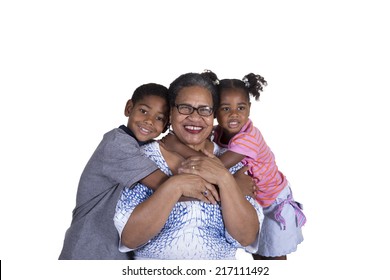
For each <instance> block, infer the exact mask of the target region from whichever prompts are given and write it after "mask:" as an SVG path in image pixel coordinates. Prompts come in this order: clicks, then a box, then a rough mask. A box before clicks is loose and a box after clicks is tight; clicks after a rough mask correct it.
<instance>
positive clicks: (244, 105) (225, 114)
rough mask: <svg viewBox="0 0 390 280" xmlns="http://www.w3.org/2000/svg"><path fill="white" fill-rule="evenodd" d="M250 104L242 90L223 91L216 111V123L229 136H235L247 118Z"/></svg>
mask: <svg viewBox="0 0 390 280" xmlns="http://www.w3.org/2000/svg"><path fill="white" fill-rule="evenodd" d="M250 107H251V104H250V102H249V100H248V97H247V94H246V93H245V92H244V91H243V90H239V89H238V90H237V89H229V90H223V91H222V92H221V95H220V104H219V107H218V109H217V121H218V124H219V125H220V126H221V127H222V128H223V131H224V133H226V134H227V135H229V136H233V135H235V134H237V133H238V132H239V131H240V130H241V128H242V127H243V126H244V125H245V124H246V122H247V121H248V118H249V113H250Z"/></svg>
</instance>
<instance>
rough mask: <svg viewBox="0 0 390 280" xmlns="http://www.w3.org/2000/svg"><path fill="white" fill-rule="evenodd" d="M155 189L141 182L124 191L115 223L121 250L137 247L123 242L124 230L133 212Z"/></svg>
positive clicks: (127, 250)
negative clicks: (130, 246) (131, 246)
mask: <svg viewBox="0 0 390 280" xmlns="http://www.w3.org/2000/svg"><path fill="white" fill-rule="evenodd" d="M152 193H153V191H152V190H150V189H149V188H147V187H146V186H144V185H143V184H141V183H138V184H136V185H135V186H134V187H133V188H131V187H126V188H125V189H124V190H123V191H122V195H121V197H120V199H119V201H118V203H117V205H116V209H115V215H114V224H115V227H116V229H117V231H118V234H119V251H120V252H123V253H124V252H129V251H133V250H135V249H137V248H133V249H131V248H128V247H126V246H124V245H123V244H122V232H123V229H124V228H125V225H126V223H127V221H128V220H129V218H130V215H131V213H133V211H134V209H135V207H136V206H137V205H139V204H140V203H142V202H143V201H145V200H146V199H148V198H149V197H150V196H151V195H152Z"/></svg>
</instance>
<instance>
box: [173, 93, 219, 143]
mask: <svg viewBox="0 0 390 280" xmlns="http://www.w3.org/2000/svg"><path fill="white" fill-rule="evenodd" d="M175 103H176V105H179V104H187V105H190V106H192V107H195V108H198V107H200V106H209V107H213V99H212V97H211V93H210V92H209V91H208V90H207V89H205V88H203V87H199V86H191V87H185V88H183V89H181V90H180V92H179V93H178V95H177V97H176V102H175ZM171 124H172V129H173V132H174V133H175V135H176V137H177V138H178V139H179V140H180V141H181V142H183V143H184V144H185V145H187V146H189V147H191V148H193V149H195V150H199V149H202V148H204V145H205V141H206V139H207V138H208V137H209V135H210V133H211V131H212V130H213V124H214V115H213V114H211V115H210V116H200V115H199V114H198V112H197V111H196V110H194V112H192V114H190V115H183V114H180V113H179V111H178V110H177V108H176V107H172V109H171Z"/></svg>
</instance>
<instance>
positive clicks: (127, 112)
mask: <svg viewBox="0 0 390 280" xmlns="http://www.w3.org/2000/svg"><path fill="white" fill-rule="evenodd" d="M132 109H133V101H132V100H131V99H129V100H128V101H127V103H126V107H125V116H126V117H128V116H129V115H130V113H131V110H132Z"/></svg>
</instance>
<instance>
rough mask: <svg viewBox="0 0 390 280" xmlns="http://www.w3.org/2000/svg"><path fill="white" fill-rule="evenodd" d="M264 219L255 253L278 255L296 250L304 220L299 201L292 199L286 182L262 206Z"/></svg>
mask: <svg viewBox="0 0 390 280" xmlns="http://www.w3.org/2000/svg"><path fill="white" fill-rule="evenodd" d="M263 212H264V221H263V224H262V228H261V234H260V243H259V249H258V251H257V253H256V254H257V255H261V256H265V257H278V256H283V255H287V254H289V253H292V252H294V251H296V249H297V245H298V244H299V243H301V242H302V241H303V235H302V229H301V227H302V226H303V225H304V224H305V222H306V217H305V215H304V214H303V212H302V206H301V204H300V203H298V202H296V201H294V199H293V196H292V192H291V188H290V185H289V184H288V185H287V186H286V187H285V188H284V189H283V190H282V191H281V192H280V194H279V196H278V197H277V198H276V200H275V201H274V202H273V203H272V204H271V205H270V206H268V207H266V208H263Z"/></svg>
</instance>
